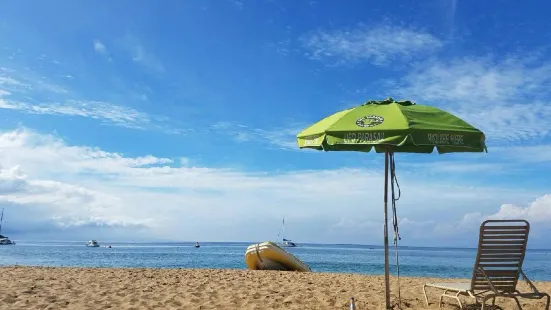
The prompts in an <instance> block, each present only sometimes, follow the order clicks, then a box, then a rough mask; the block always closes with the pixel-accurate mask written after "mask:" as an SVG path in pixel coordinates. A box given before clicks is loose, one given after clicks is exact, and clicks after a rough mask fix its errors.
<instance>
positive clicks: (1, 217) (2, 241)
mask: <svg viewBox="0 0 551 310" xmlns="http://www.w3.org/2000/svg"><path fill="white" fill-rule="evenodd" d="M3 221H4V208H2V215H0V245H14V244H15V242H13V241H11V240H10V239H8V237H6V236H3V235H2V234H1V233H2V222H3Z"/></svg>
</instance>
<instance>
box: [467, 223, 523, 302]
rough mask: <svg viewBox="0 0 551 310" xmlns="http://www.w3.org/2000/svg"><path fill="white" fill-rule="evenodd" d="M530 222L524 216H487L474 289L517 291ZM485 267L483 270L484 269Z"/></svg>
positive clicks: (474, 278) (480, 238) (475, 270)
mask: <svg viewBox="0 0 551 310" xmlns="http://www.w3.org/2000/svg"><path fill="white" fill-rule="evenodd" d="M529 232H530V224H529V223H528V222H527V221H525V220H488V221H484V222H483V223H482V225H480V237H479V239H478V253H477V255H476V261H475V264H474V270H473V278H472V280H471V289H472V290H476V291H480V290H482V291H486V290H491V289H492V288H491V286H490V285H489V284H488V281H487V279H486V277H487V278H488V279H489V280H490V281H491V282H492V284H493V286H494V287H495V289H497V290H498V291H499V292H514V291H515V290H516V286H517V282H518V279H519V276H520V270H521V268H522V263H523V261H524V254H525V253H526V244H527V243H528V233H529ZM482 270H483V271H482Z"/></svg>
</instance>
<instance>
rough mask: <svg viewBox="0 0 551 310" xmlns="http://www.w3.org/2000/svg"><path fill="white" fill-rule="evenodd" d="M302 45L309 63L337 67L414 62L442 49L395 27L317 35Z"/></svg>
mask: <svg viewBox="0 0 551 310" xmlns="http://www.w3.org/2000/svg"><path fill="white" fill-rule="evenodd" d="M302 43H303V46H304V48H305V49H306V50H307V51H308V52H307V55H308V56H309V57H310V58H312V59H316V60H327V61H329V62H334V63H336V64H346V63H356V62H360V61H367V62H371V63H373V64H376V65H383V64H388V63H390V62H392V61H394V60H400V59H406V60H408V59H412V58H417V57H419V55H425V54H428V53H431V52H433V51H435V50H437V49H438V48H440V47H441V46H442V45H443V43H442V42H441V41H440V40H439V39H438V38H436V37H434V36H433V35H431V34H429V33H428V32H424V31H419V30H415V29H408V28H402V27H398V26H373V27H369V26H366V25H360V26H358V27H356V28H353V29H338V30H332V31H317V32H314V33H311V34H308V35H306V36H304V37H303V38H302Z"/></svg>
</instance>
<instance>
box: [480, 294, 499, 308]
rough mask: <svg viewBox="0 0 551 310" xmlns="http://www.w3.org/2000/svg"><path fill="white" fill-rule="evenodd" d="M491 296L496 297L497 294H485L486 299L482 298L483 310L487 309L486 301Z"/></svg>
mask: <svg viewBox="0 0 551 310" xmlns="http://www.w3.org/2000/svg"><path fill="white" fill-rule="evenodd" d="M490 298H494V299H495V298H496V296H495V295H486V296H484V299H482V310H485V309H486V301H487V300H488V299H490Z"/></svg>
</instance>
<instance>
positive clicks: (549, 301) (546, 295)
mask: <svg viewBox="0 0 551 310" xmlns="http://www.w3.org/2000/svg"><path fill="white" fill-rule="evenodd" d="M545 297H547V305H546V306H545V310H549V304H550V303H551V297H549V294H545Z"/></svg>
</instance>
